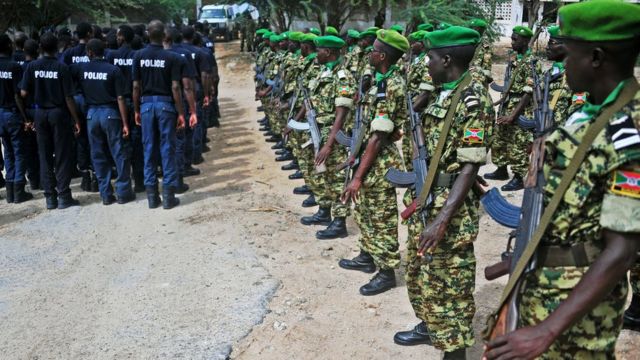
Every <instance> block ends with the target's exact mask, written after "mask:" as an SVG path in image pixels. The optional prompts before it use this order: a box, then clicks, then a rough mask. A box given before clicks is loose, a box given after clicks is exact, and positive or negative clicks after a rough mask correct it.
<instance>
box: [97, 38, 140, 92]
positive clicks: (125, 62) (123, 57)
mask: <svg viewBox="0 0 640 360" xmlns="http://www.w3.org/2000/svg"><path fill="white" fill-rule="evenodd" d="M135 54H136V51H135V50H133V49H131V46H129V45H126V44H125V45H122V46H121V47H120V48H119V49H117V50H111V51H109V52H107V55H106V56H105V58H106V59H107V61H108V62H109V63H110V64H112V65H115V66H117V67H119V68H120V71H121V72H122V75H123V76H124V78H125V83H126V84H125V86H126V95H125V97H127V98H129V97H131V94H132V89H131V88H132V85H133V74H132V71H133V57H134V56H135Z"/></svg>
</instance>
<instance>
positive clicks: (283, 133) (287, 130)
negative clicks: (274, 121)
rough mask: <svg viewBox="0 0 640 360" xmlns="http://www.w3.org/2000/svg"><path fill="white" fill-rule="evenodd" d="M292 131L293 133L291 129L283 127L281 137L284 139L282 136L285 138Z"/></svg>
mask: <svg viewBox="0 0 640 360" xmlns="http://www.w3.org/2000/svg"><path fill="white" fill-rule="evenodd" d="M292 131H293V129H292V128H290V127H288V126H287V127H285V128H284V131H283V132H282V136H283V137H284V136H287V135H289V134H290V133H291V132H292Z"/></svg>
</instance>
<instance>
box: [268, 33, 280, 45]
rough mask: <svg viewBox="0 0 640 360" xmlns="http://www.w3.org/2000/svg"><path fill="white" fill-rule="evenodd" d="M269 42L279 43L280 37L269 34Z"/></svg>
mask: <svg viewBox="0 0 640 360" xmlns="http://www.w3.org/2000/svg"><path fill="white" fill-rule="evenodd" d="M269 41H271V42H272V43H277V42H280V35H278V34H271V36H269Z"/></svg>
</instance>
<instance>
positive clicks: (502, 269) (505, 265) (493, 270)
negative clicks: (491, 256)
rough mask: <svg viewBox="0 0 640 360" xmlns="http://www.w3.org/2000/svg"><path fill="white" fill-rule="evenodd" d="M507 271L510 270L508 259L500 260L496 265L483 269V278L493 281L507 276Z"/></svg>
mask: <svg viewBox="0 0 640 360" xmlns="http://www.w3.org/2000/svg"><path fill="white" fill-rule="evenodd" d="M509 269H511V261H510V259H506V260H502V261H500V262H499V263H497V264H493V265H491V266H487V267H486V268H484V278H485V279H487V280H489V281H493V280H495V279H497V278H499V277H502V276H504V275H507V274H509Z"/></svg>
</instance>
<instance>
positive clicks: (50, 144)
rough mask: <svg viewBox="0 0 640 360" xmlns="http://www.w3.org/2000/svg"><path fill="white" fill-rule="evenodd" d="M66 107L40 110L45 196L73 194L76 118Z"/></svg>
mask: <svg viewBox="0 0 640 360" xmlns="http://www.w3.org/2000/svg"><path fill="white" fill-rule="evenodd" d="M70 118H71V116H70V115H69V113H68V111H67V109H66V108H50V109H42V108H41V109H37V110H36V116H35V126H36V134H37V139H38V157H39V158H40V180H41V185H42V189H43V190H44V196H46V197H52V196H56V195H58V196H61V197H64V196H67V195H70V194H71V189H69V183H70V182H71V173H72V171H73V165H74V163H75V161H74V159H72V158H71V156H72V155H73V121H72V120H71V119H70Z"/></svg>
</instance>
